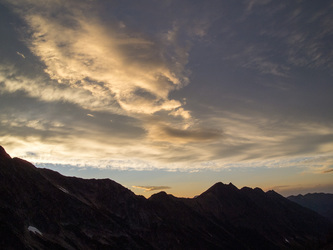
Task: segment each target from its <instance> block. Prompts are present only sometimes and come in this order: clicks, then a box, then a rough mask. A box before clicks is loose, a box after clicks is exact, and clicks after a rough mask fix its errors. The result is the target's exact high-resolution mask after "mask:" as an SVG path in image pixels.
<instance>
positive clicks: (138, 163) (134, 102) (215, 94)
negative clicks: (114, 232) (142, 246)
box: [0, 0, 333, 197]
mask: <svg viewBox="0 0 333 250" xmlns="http://www.w3.org/2000/svg"><path fill="white" fill-rule="evenodd" d="M332 11H333V3H332V2H331V1H312V0H297V1H289V0H281V1H273V0H271V1H270V0H247V1H245V0H244V1H241V0H239V1H233V0H210V1H204V0H182V1H179V0H141V1H134V0H122V1H119V0H52V1H51V0H50V1H45V0H0V37H1V39H0V144H1V145H2V146H3V147H4V148H5V149H6V151H7V152H8V153H9V154H10V155H11V156H15V157H20V158H23V159H26V160H28V161H30V162H32V163H33V164H35V165H36V166H37V167H45V168H50V169H53V170H56V171H58V172H60V173H62V174H64V175H67V176H78V177H83V178H110V179H112V180H115V181H117V182H118V183H120V184H122V185H124V186H125V187H127V188H129V189H131V190H132V191H133V192H135V193H136V194H140V195H144V196H146V197H149V196H150V195H152V194H153V193H156V192H159V191H161V190H164V191H166V192H167V193H171V194H173V195H175V196H178V197H193V196H195V195H198V194H200V193H202V192H204V191H205V190H206V189H208V188H209V187H210V186H212V185H213V184H214V183H216V182H219V181H221V182H223V183H229V182H232V183H233V184H234V185H236V186H237V187H239V188H241V187H243V186H249V187H261V188H262V189H263V190H270V189H274V190H275V191H277V192H279V193H280V194H282V195H291V194H298V193H307V192H329V193H333V178H332V173H333V98H332V96H333V15H332Z"/></svg>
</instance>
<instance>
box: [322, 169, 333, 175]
mask: <svg viewBox="0 0 333 250" xmlns="http://www.w3.org/2000/svg"><path fill="white" fill-rule="evenodd" d="M331 172H333V168H331V169H327V170H324V171H323V173H324V174H327V173H331Z"/></svg>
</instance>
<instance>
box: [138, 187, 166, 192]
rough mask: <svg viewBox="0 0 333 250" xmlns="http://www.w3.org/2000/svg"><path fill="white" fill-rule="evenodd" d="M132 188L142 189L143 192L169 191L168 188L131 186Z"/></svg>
mask: <svg viewBox="0 0 333 250" xmlns="http://www.w3.org/2000/svg"><path fill="white" fill-rule="evenodd" d="M132 187H133V188H140V189H144V190H145V191H157V190H165V189H170V188H171V187H168V186H132Z"/></svg>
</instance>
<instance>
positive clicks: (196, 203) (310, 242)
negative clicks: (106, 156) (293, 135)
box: [0, 146, 333, 249]
mask: <svg viewBox="0 0 333 250" xmlns="http://www.w3.org/2000/svg"><path fill="white" fill-rule="evenodd" d="M0 194H1V196H0V234H1V238H0V248H1V249H283V248H286V249H288V248H300V249H304V248H310V249H319V248H322V247H324V246H325V245H326V246H328V245H329V244H330V242H331V241H330V240H332V233H333V225H332V223H331V222H329V221H328V220H326V219H325V218H323V217H321V216H320V215H318V214H317V213H315V212H313V211H311V210H309V209H306V208H303V207H301V206H299V205H298V204H296V203H294V202H292V201H290V200H288V199H286V198H284V197H282V196H280V195H279V194H277V193H275V192H274V191H269V192H266V193H265V192H263V191H262V190H261V189H259V188H256V189H250V188H242V189H238V188H236V187H235V186H233V185H232V184H228V185H225V184H223V183H217V184H215V185H214V186H212V187H211V188H210V189H208V190H207V191H206V192H204V193H202V194H201V195H199V196H198V197H196V198H193V199H184V198H177V197H174V196H172V195H168V194H166V193H165V192H160V193H158V194H155V195H153V196H151V197H150V198H149V199H146V198H144V197H142V196H137V195H135V194H134V193H132V192H131V191H130V190H128V189H126V188H124V187H123V186H121V185H120V184H118V183H116V182H114V181H112V180H109V179H102V180H95V179H89V180H86V179H80V178H75V177H65V176H62V175H61V174H59V173H57V172H54V171H51V170H48V169H39V168H36V167H34V166H33V165H32V164H31V163H29V162H27V161H24V160H22V159H19V158H11V157H10V156H9V155H8V154H7V153H6V152H5V150H4V149H3V148H2V147H1V146H0Z"/></svg>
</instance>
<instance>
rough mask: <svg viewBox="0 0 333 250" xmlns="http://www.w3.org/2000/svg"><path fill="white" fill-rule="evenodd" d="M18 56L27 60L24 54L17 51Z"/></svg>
mask: <svg viewBox="0 0 333 250" xmlns="http://www.w3.org/2000/svg"><path fill="white" fill-rule="evenodd" d="M16 54H18V55H19V56H20V57H22V58H23V59H25V56H24V55H23V54H22V53H20V52H18V51H16Z"/></svg>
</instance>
